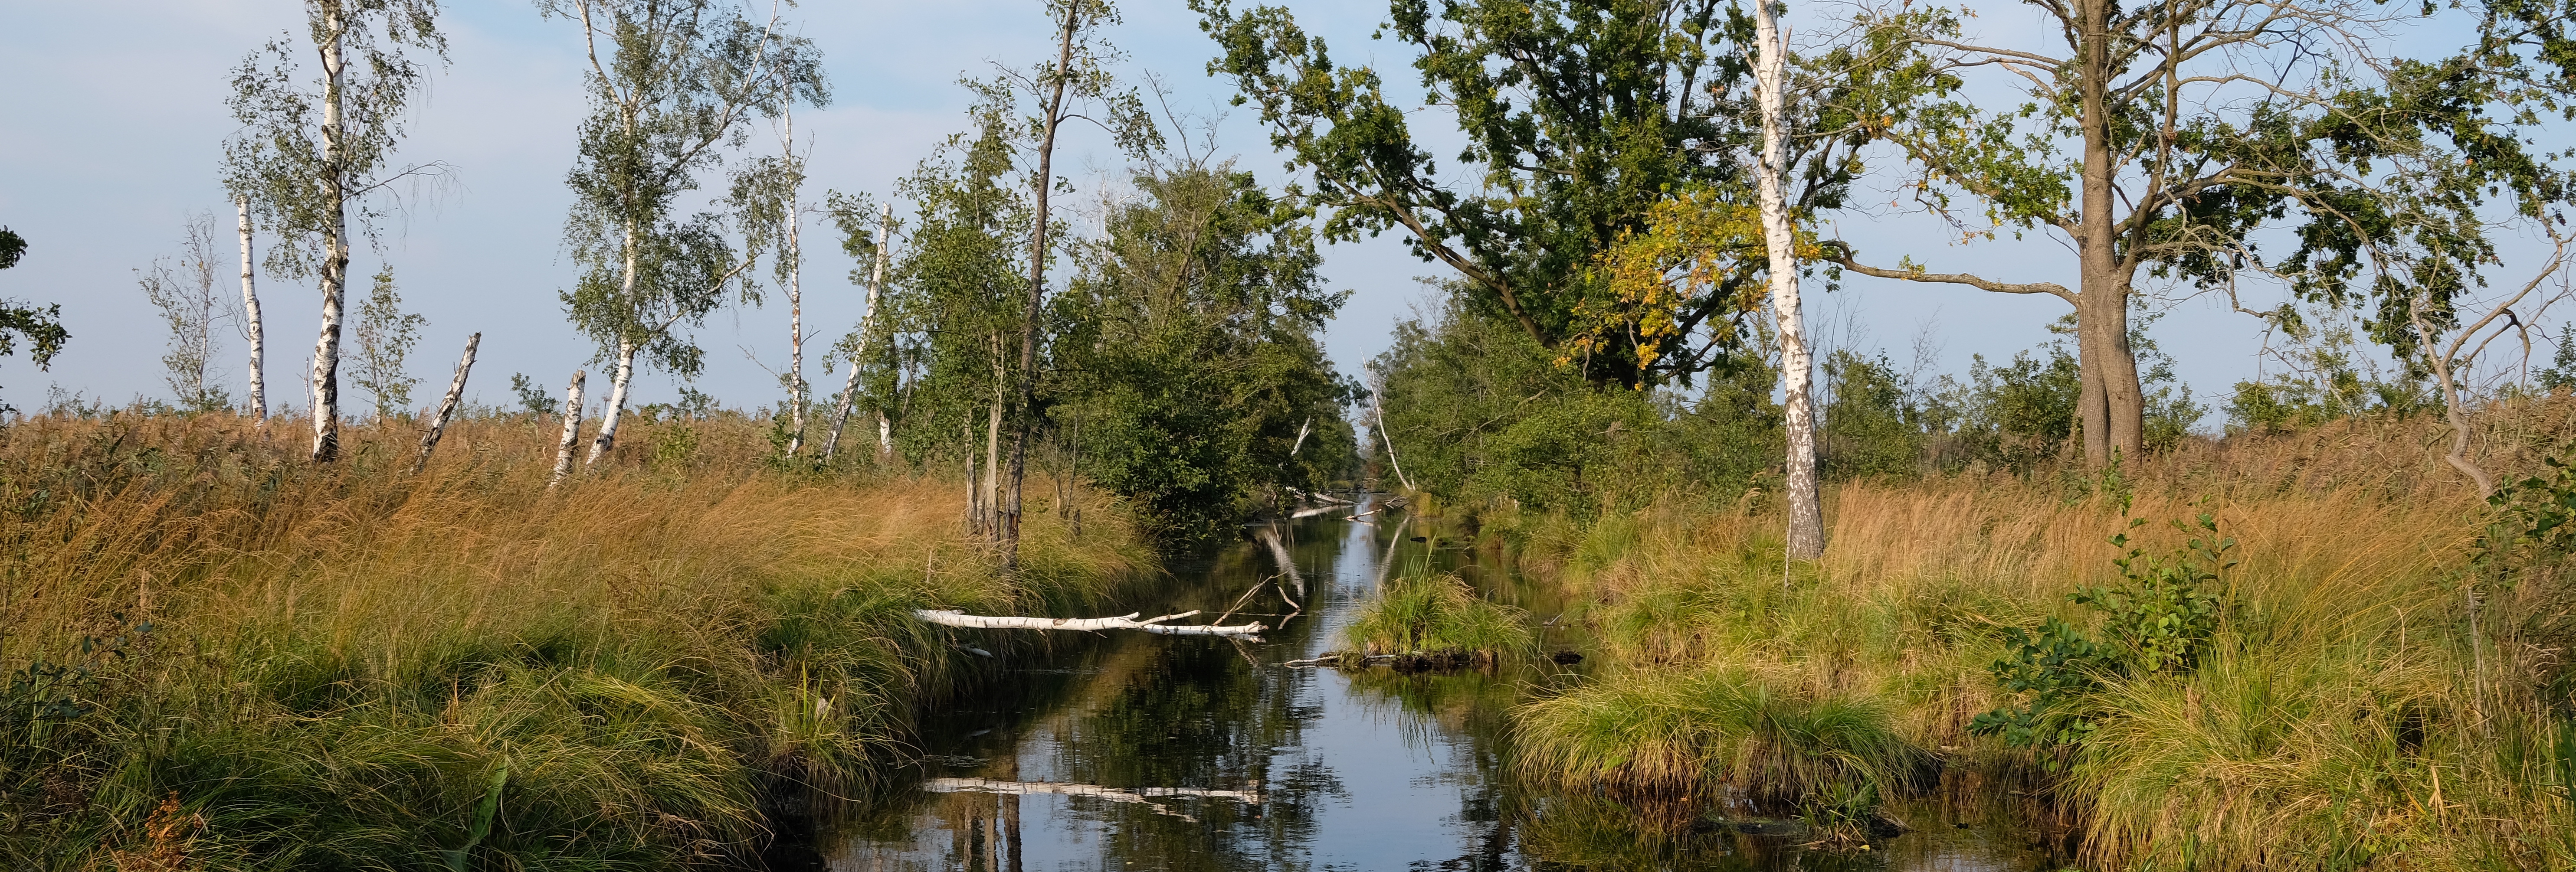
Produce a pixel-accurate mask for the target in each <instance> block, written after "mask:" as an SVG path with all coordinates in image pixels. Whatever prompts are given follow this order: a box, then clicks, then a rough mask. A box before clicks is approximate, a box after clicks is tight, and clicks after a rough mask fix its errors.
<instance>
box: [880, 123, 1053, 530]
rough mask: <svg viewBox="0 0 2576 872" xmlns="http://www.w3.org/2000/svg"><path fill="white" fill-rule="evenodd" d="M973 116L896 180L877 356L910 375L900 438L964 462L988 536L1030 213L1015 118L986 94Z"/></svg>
mask: <svg viewBox="0 0 2576 872" xmlns="http://www.w3.org/2000/svg"><path fill="white" fill-rule="evenodd" d="M971 118H972V121H973V123H974V125H975V128H974V130H973V131H971V132H968V133H959V134H956V135H954V136H951V137H949V139H948V141H947V142H946V143H945V144H943V145H942V146H941V147H940V149H939V151H938V153H937V154H935V155H933V156H932V157H931V158H930V159H929V160H926V161H923V162H922V164H921V166H920V167H919V168H918V169H916V170H915V171H914V173H913V174H912V176H911V177H909V178H907V179H905V180H904V181H903V182H902V183H901V184H900V185H898V186H897V189H898V192H899V193H900V194H901V195H903V196H904V197H906V198H908V199H910V200H912V201H913V203H914V204H915V206H914V208H915V217H914V219H913V221H912V232H911V235H910V237H909V238H908V239H907V240H905V241H906V242H907V243H908V244H907V245H906V247H905V249H904V251H903V254H902V255H901V256H900V257H898V258H897V259H896V261H895V269H894V277H893V279H892V280H891V281H890V282H889V287H888V288H887V290H886V293H885V298H884V303H885V305H886V306H887V316H888V317H887V329H888V331H889V332H890V334H891V336H890V339H891V341H890V342H888V343H887V345H886V348H885V349H884V351H883V353H884V354H886V355H887V356H888V362H887V363H886V364H884V369H885V370H886V372H887V373H888V377H890V378H891V377H898V376H900V374H902V373H907V372H909V373H911V376H910V380H909V382H908V383H906V384H904V385H903V386H902V389H901V395H900V397H899V400H898V403H899V406H900V408H899V410H898V418H899V419H900V420H899V421H898V426H899V429H898V431H897V433H896V435H897V437H898V439H897V441H898V444H899V445H900V446H902V447H903V449H904V451H905V453H906V455H907V456H909V457H911V458H912V459H914V460H915V461H916V462H918V461H926V460H929V459H932V458H934V457H936V458H947V459H954V460H959V461H962V462H963V463H964V464H965V467H966V470H967V473H968V476H967V477H968V479H969V482H968V488H969V494H970V500H969V503H970V505H969V511H968V515H969V518H970V520H971V523H972V526H973V527H974V528H975V529H976V531H977V532H979V533H990V532H992V531H995V530H997V529H998V528H997V527H995V526H994V522H995V521H996V520H997V519H996V518H995V517H993V512H994V511H995V510H996V509H997V507H998V503H997V501H996V500H995V499H994V497H995V496H996V493H997V489H998V486H999V479H998V477H997V474H996V470H997V469H998V467H999V466H1000V460H1001V434H1002V424H1003V407H1004V403H1005V402H1006V401H1007V400H1008V399H1009V397H1010V388H1011V387H1012V386H1013V385H1012V383H1011V381H1010V379H1009V375H1010V371H1009V366H1010V364H1011V363H1012V362H1013V356H1010V355H1006V354H1005V353H1004V348H1003V343H1004V340H1005V339H1006V338H1008V337H1013V336H1017V335H1018V332H1019V330H1018V328H1019V320H1020V318H1021V317H1023V312H1022V310H1021V308H1020V306H1019V305H1018V304H1019V303H1020V302H1021V301H1022V299H1023V298H1022V296H1021V295H1022V293H1023V292H1024V291H1026V290H1027V287H1028V285H1027V283H1026V281H1027V275H1026V273H1024V272H1022V270H1023V269H1024V268H1025V267H1026V265H1027V254H1026V248H1025V247H1026V246H1027V245H1028V244H1029V242H1030V241H1031V233H1030V224H1031V220H1032V216H1031V213H1030V209H1029V206H1028V201H1027V198H1026V197H1025V196H1023V194H1022V190H1023V189H1022V188H1020V187H1019V185H1017V184H1016V183H1015V180H1014V179H1013V178H1012V174H1013V171H1014V169H1015V166H1014V159H1015V158H1016V156H1017V150H1016V148H1015V140H1014V138H1013V135H1012V134H1013V131H1012V130H1011V128H1010V119H1009V118H1008V116H1007V115H1005V114H1004V112H1003V111H1002V109H1001V107H999V106H996V105H995V104H993V103H991V102H990V101H986V102H982V103H979V104H977V106H976V107H975V109H974V111H973V114H972V116H971ZM1014 350H1015V349H1014ZM978 429H980V430H982V431H983V439H982V440H981V441H982V443H983V444H982V449H983V450H982V452H981V453H982V455H983V457H982V458H981V459H980V462H979V460H978V458H977V457H976V453H977V452H976V450H975V449H976V444H975V443H976V441H977V440H976V438H975V432H976V431H977V430H978ZM979 469H980V470H981V471H982V472H983V479H982V480H981V481H980V482H979V481H976V480H975V472H976V471H977V470H979Z"/></svg>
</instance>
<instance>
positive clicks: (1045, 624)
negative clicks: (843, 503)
mask: <svg viewBox="0 0 2576 872" xmlns="http://www.w3.org/2000/svg"><path fill="white" fill-rule="evenodd" d="M1141 614H1144V612H1129V613H1127V614H1125V615H1121V616H1119V617H1115V618H1021V617H1010V616H1001V617H994V616H989V615H970V614H967V613H965V612H963V611H959V610H957V609H914V610H913V611H912V615H913V617H916V618H920V619H922V620H925V621H929V622H931V623H934V624H939V625H941V626H948V627H968V628H972V629H978V630H1085V631H1091V632H1098V631H1101V630H1143V631H1145V632H1148V633H1156V634H1160V635H1165V636H1227V637H1233V638H1243V639H1251V640H1253V641H1255V642H1258V641H1261V631H1262V630H1265V629H1268V628H1267V627H1264V626H1262V625H1261V624H1259V623H1251V624H1236V625H1233V626H1217V625H1214V624H1202V625H1195V626H1191V625H1183V626H1177V627H1176V626H1170V625H1166V624H1164V623H1163V622H1164V621H1173V620H1179V619H1181V618H1186V617H1189V616H1191V615H1195V614H1198V610H1197V609H1191V610H1189V611H1186V612H1182V613H1180V614H1177V615H1164V616H1162V617H1159V618H1146V619H1144V620H1141V621H1140V620H1137V619H1136V616H1138V615H1141Z"/></svg>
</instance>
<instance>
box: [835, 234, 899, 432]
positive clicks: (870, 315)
mask: <svg viewBox="0 0 2576 872" xmlns="http://www.w3.org/2000/svg"><path fill="white" fill-rule="evenodd" d="M892 232H894V204H893V203H887V204H885V212H884V213H883V214H882V215H880V216H879V217H878V218H877V263H876V269H875V270H874V272H873V273H871V274H870V275H869V276H868V311H867V314H865V315H861V316H859V347H858V348H856V349H854V350H852V351H851V352H850V376H849V378H847V379H844V380H842V382H841V401H840V404H839V408H838V409H836V410H834V411H833V413H832V432H831V434H830V435H827V436H824V437H823V460H824V462H826V463H829V462H831V460H832V453H833V452H834V451H836V450H838V449H839V448H840V446H841V428H842V426H843V425H845V424H848V423H849V421H850V409H851V408H852V404H853V403H855V402H857V400H858V396H859V361H861V360H863V359H865V358H866V357H867V356H868V341H869V340H871V339H874V338H876V324H877V301H878V300H880V299H883V296H884V292H885V271H886V259H887V253H888V250H887V238H886V236H887V234H889V233H892ZM885 420H886V417H885V411H884V410H883V409H880V410H878V411H877V424H878V427H879V430H878V435H877V454H878V456H879V457H880V458H882V457H883V456H884V455H885V452H886V449H885V441H886V440H885V433H884V429H883V428H884V426H885Z"/></svg>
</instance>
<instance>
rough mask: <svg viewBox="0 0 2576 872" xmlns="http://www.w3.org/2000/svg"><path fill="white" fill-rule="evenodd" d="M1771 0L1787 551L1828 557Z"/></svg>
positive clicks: (1771, 143)
mask: <svg viewBox="0 0 2576 872" xmlns="http://www.w3.org/2000/svg"><path fill="white" fill-rule="evenodd" d="M1774 7H1775V4H1773V3H1772V2H1771V0H1754V2H1753V22H1754V30H1753V46H1752V50H1751V51H1750V52H1749V54H1750V55H1751V57H1750V58H1748V59H1747V60H1748V61H1749V62H1750V64H1751V66H1752V67H1753V92H1754V102H1755V103H1757V104H1759V107H1760V108H1759V111H1760V113H1761V115H1762V159H1761V161H1760V162H1759V163H1758V164H1756V165H1755V167H1754V176H1755V186H1756V188H1757V189H1758V191H1759V195H1758V196H1759V197H1760V199H1761V209H1762V247H1763V254H1764V260H1765V261H1766V264H1767V270H1768V272H1769V274H1770V280H1771V316H1772V317H1773V318H1774V319H1777V324H1778V330H1777V335H1778V337H1779V342H1780V380H1781V388H1782V392H1783V394H1784V395H1785V396H1786V398H1787V401H1786V402H1785V403H1783V404H1782V411H1783V412H1784V413H1785V414H1784V418H1785V420H1784V424H1785V425H1786V429H1787V431H1788V436H1789V458H1788V462H1787V465H1786V467H1785V472H1786V476H1785V477H1786V478H1787V479H1788V481H1787V483H1786V484H1787V486H1788V487H1787V489H1788V491H1789V537H1788V538H1789V541H1788V552H1789V558H1790V559H1792V560H1814V559H1816V558H1818V557H1823V556H1824V555H1825V514H1824V506H1823V501H1822V500H1821V499H1819V497H1818V494H1817V491H1816V409H1815V403H1814V400H1813V399H1812V397H1811V391H1812V390H1813V388H1814V383H1815V361H1814V360H1813V359H1812V358H1811V357H1810V356H1809V355H1808V352H1807V327H1806V322H1805V319H1804V318H1803V317H1801V313H1800V311H1799V299H1798V251H1797V249H1798V233H1797V227H1796V223H1795V217H1794V216H1793V215H1791V214H1790V204H1789V195H1788V193H1787V188H1788V186H1789V175H1790V167H1789V135H1790V133H1789V118H1788V88H1789V40H1788V37H1787V35H1786V34H1784V33H1782V32H1781V29H1780V18H1779V13H1778V11H1777V10H1776V9H1775V8H1774Z"/></svg>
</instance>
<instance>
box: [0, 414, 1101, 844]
mask: <svg viewBox="0 0 2576 872" xmlns="http://www.w3.org/2000/svg"><path fill="white" fill-rule="evenodd" d="M270 428H271V429H270V431H269V435H267V436H265V437H264V436H262V435H261V434H260V433H259V432H258V431H257V429H256V428H255V427H254V426H252V425H251V423H250V422H247V421H243V420H239V419H234V418H230V417H226V416H220V415H205V416H190V417H179V416H142V415H124V414H119V415H111V416H108V417H106V418H104V419H74V418H52V417H40V418H31V419H27V420H24V421H22V422H20V423H17V424H14V425H11V426H8V427H6V428H0V551H4V552H5V557H6V561H5V564H0V670H5V671H8V672H11V673H13V674H14V676H15V677H16V679H17V680H16V681H15V682H14V683H13V684H12V685H10V686H9V687H8V688H6V691H7V696H6V697H0V699H4V700H5V702H6V703H7V705H8V711H7V713H6V714H5V715H0V731H5V732H6V733H7V735H5V736H0V739H5V743H0V749H5V750H0V767H5V770H0V818H5V819H4V820H0V857H5V858H7V860H8V861H9V864H10V865H12V866H30V867H47V868H74V867H78V868H90V867H95V866H98V865H102V864H104V863H106V862H108V861H109V860H110V859H112V858H114V857H125V856H145V855H153V854H152V852H153V851H159V852H161V853H163V854H167V853H169V852H170V851H174V850H175V851H179V852H180V853H183V854H185V855H186V856H187V857H189V858H190V861H189V862H190V863H191V864H193V865H204V866H212V867H224V866H254V865H255V866H367V867H389V866H413V865H444V866H446V867H448V868H467V867H474V868H504V867H507V868H522V867H556V866H582V867H599V866H652V865H666V864H669V863H673V862H692V861H707V860H718V859H726V858H731V859H741V858H742V857H744V856H746V855H747V853H748V852H752V851H756V850H758V847H759V845H760V843H761V842H762V840H763V838H764V836H765V825H766V820H767V818H768V816H769V815H770V813H772V812H774V811H776V809H774V808H765V807H764V803H774V802H775V800H776V799H777V798H778V797H779V796H781V795H783V791H784V790H785V789H787V788H792V787H798V786H802V787H807V788H812V789H814V790H817V791H821V792H822V793H823V794H826V795H846V794H848V793H850V792H851V791H853V790H856V789H858V788H860V787H862V786H863V784H864V782H865V781H866V780H867V779H868V777H869V776H870V774H871V773H872V772H873V771H874V770H875V768H876V766H877V765H878V764H880V763H883V762H885V761H887V760H888V759H889V758H890V757H891V756H892V755H893V754H894V753H895V752H897V751H898V750H899V743H900V742H901V741H902V739H903V737H904V735H905V734H906V731H907V729H908V728H909V726H910V724H911V723H912V722H913V720H914V717H915V715H916V713H917V712H919V711H920V710H921V709H922V708H923V707H924V706H926V705H930V704H932V703H934V702H935V701H936V700H937V699H939V698H940V697H941V696H942V695H943V694H946V693H950V692H953V691H955V690H957V689H959V688H961V687H964V686H966V685H967V684H968V683H970V682H971V681H972V680H974V679H975V678H976V677H977V676H976V673H975V671H974V670H975V667H976V664H974V663H969V662H966V661H969V660H974V659H975V658H968V657H961V656H960V655H959V653H958V651H957V649H956V647H955V646H954V645H953V644H952V643H951V642H950V641H949V640H948V638H947V635H946V633H945V632H944V631H941V630H938V629H936V628H932V627H928V626H926V625H923V624H921V623H920V622H918V621H914V620H911V619H910V618H909V616H908V610H909V609H912V608H917V607H924V606H956V607H963V608H969V609H979V610H995V611H1011V610H1030V611H1041V610H1047V609H1053V608H1070V607H1075V606H1077V605H1079V604H1086V603H1092V602H1096V601H1098V600H1101V599H1103V598H1105V597H1108V596H1110V595H1112V594H1113V593H1114V592H1116V591H1117V590H1118V588H1119V586H1120V585H1123V584H1128V583H1130V582H1131V581H1133V580H1134V579H1137V578H1140V577H1142V576H1144V575H1145V574H1146V571H1147V570H1150V568H1151V567H1152V557H1151V555H1150V552H1149V551H1148V550H1147V549H1146V548H1145V547H1144V546H1143V545H1142V544H1141V542H1142V540H1141V538H1140V537H1138V536H1137V535H1136V534H1135V531H1134V530H1133V528H1132V525H1131V524H1130V523H1129V520H1128V516H1127V515H1126V514H1125V513H1124V512H1123V511H1122V510H1120V508H1119V507H1118V506H1117V505H1116V504H1115V503H1114V501H1108V500H1093V498H1090V497H1077V498H1080V499H1086V500H1092V501H1093V502H1094V504H1092V505H1088V506H1086V507H1085V510H1086V511H1085V513H1084V517H1085V518H1086V521H1087V522H1086V523H1085V524H1084V526H1083V529H1082V530H1081V531H1080V535H1076V533H1075V531H1073V530H1071V529H1068V528H1067V527H1065V526H1064V525H1061V524H1058V523H1056V522H1055V521H1054V513H1053V512H1052V511H1047V510H1045V509H1046V508H1047V507H1046V506H1044V505H1043V499H1044V498H1043V497H1041V498H1040V499H1039V500H1037V501H1035V502H1034V503H1033V506H1032V510H1031V511H1030V512H1029V523H1028V526H1027V528H1026V531H1025V538H1024V540H1023V545H1022V549H1023V550H1022V561H1021V563H1022V571H1021V572H1020V573H1019V574H1018V575H1017V576H1015V577H1005V576H1004V575H1003V573H1001V572H1000V571H999V566H998V562H997V560H996V559H995V555H993V554H992V553H990V552H989V551H988V550H986V549H984V548H982V547H980V546H978V545H976V544H974V543H973V542H972V541H971V540H970V538H969V537H968V536H967V535H966V534H965V532H964V530H963V529H962V514H963V508H964V506H963V487H962V486H961V485H958V484H956V483H952V482H946V481H940V480H935V479H934V480H915V479H912V478H910V477H907V476H904V475H901V474H897V473H890V472H880V471H873V470H868V469H865V468H861V467H845V468H842V469H835V470H828V471H817V470H813V469H810V468H796V469H785V468H781V467H780V466H779V465H778V464H777V463H776V462H775V459H774V458H773V457H771V455H770V448H769V446H768V444H767V440H766V439H765V438H764V437H763V433H764V429H763V428H762V427H760V426H759V425H758V424H757V423H755V422H752V421H749V420H744V419H738V418H735V419H719V420H714V421H697V422H673V421H665V422H637V423H635V424H633V425H632V426H631V429H629V430H628V431H627V432H628V433H630V434H632V435H629V436H627V437H626V438H627V440H628V441H627V443H626V445H625V446H624V447H621V448H620V450H619V452H618V454H617V458H618V460H617V462H616V463H615V464H614V465H613V466H612V468H610V469H607V470H602V471H596V472H588V473H583V474H580V475H578V476H577V477H576V478H574V479H570V480H567V481H566V482H565V483H564V484H563V486H561V487H559V488H555V489H551V490H550V489H549V488H548V487H547V474H548V471H549V467H550V465H551V461H552V451H553V449H552V445H551V444H550V443H551V442H552V439H551V436H552V435H553V430H552V425H551V424H550V422H544V421H537V420H532V419H527V418H524V417H510V416H493V417H487V418H482V419H476V420H468V421H464V422H460V423H458V424H456V425H454V426H452V427H451V428H450V430H449V435H448V436H447V439H446V442H445V444H444V445H442V446H441V448H440V453H439V454H438V456H437V458H436V459H435V460H434V462H432V463H431V464H430V465H429V466H428V468H427V469H426V470H424V471H423V472H421V473H420V474H412V473H410V472H409V467H410V465H411V456H412V455H411V452H412V445H413V440H414V439H416V438H417V437H416V435H415V433H414V432H413V431H412V428H410V427H408V426H405V425H403V423H402V422H399V421H397V422H388V423H386V424H383V425H378V426H370V427H359V428H352V430H350V431H345V432H346V433H347V435H345V436H344V439H347V440H348V443H347V444H346V446H345V447H344V449H343V450H344V459H343V460H342V461H341V462H339V463H336V464H332V465H327V466H316V465H313V464H310V463H308V462H305V461H304V460H302V459H301V456H300V455H301V451H300V448H301V445H302V443H301V440H300V439H299V435H300V433H301V432H304V431H302V430H301V429H300V428H299V427H298V426H297V422H294V421H291V420H281V421H275V422H272V424H271V425H270ZM171 803H176V805H175V806H171V807H170V808H166V809H165V808H164V806H170V805H171ZM174 815H176V816H175V817H174ZM173 820H178V821H186V822H188V823H187V824H186V825H185V826H178V825H171V824H169V823H168V822H169V821H173ZM156 821H157V822H159V823H157V824H156V823H155V822H156ZM138 851H140V852H142V853H140V854H138V853H136V852H138ZM118 852H123V853H118Z"/></svg>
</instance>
